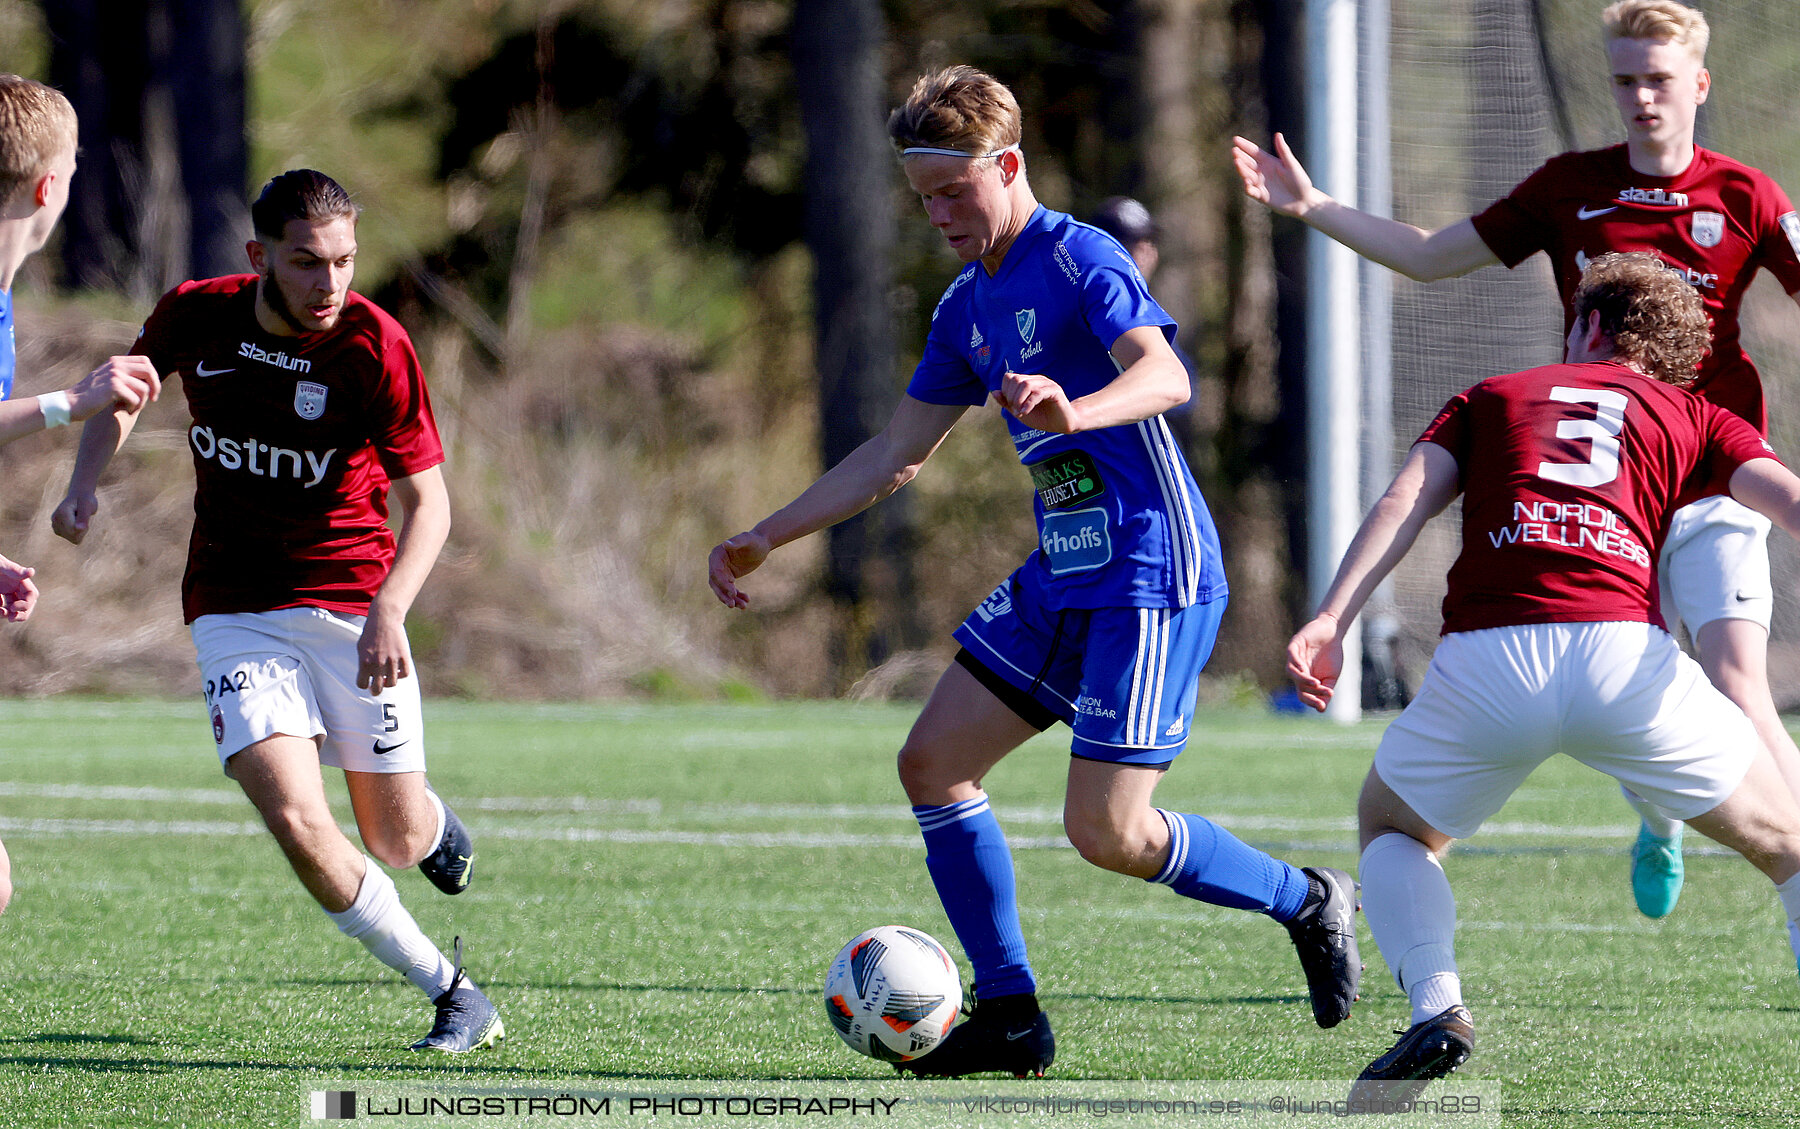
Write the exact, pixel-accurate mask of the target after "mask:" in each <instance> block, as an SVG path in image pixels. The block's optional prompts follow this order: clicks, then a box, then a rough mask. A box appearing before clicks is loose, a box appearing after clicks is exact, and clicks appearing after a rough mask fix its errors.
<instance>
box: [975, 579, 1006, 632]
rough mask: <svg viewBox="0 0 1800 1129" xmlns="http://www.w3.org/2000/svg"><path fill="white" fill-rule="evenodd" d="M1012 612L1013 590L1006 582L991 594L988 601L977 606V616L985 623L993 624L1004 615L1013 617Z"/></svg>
mask: <svg viewBox="0 0 1800 1129" xmlns="http://www.w3.org/2000/svg"><path fill="white" fill-rule="evenodd" d="M1012 610H1013V605H1012V590H1011V589H1010V588H1009V587H1008V585H1007V583H1006V582H1005V581H1002V582H1001V584H1000V587H998V588H996V589H994V590H993V591H992V592H989V593H988V598H987V599H985V600H983V601H981V603H979V604H977V605H975V614H976V615H978V616H980V617H981V622H983V623H992V622H994V621H995V620H996V619H999V618H1000V617H1001V616H1003V615H1011V614H1012Z"/></svg>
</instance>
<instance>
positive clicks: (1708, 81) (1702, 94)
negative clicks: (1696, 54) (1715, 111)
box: [1694, 67, 1712, 106]
mask: <svg viewBox="0 0 1800 1129" xmlns="http://www.w3.org/2000/svg"><path fill="white" fill-rule="evenodd" d="M1698 81H1699V92H1698V94H1697V95H1696V97H1695V98H1694V105H1696V106H1698V105H1699V104H1700V103H1702V102H1704V101H1706V92H1707V91H1709V90H1711V89H1712V72H1711V71H1709V70H1707V69H1706V68H1705V67H1701V68H1700V75H1699V80H1698Z"/></svg>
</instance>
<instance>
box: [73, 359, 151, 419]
mask: <svg viewBox="0 0 1800 1129" xmlns="http://www.w3.org/2000/svg"><path fill="white" fill-rule="evenodd" d="M160 395H162V379H161V378H160V377H158V376H157V375H156V366H155V365H153V364H151V363H150V358H149V357H108V358H107V359H106V362H105V363H104V364H102V365H101V366H100V367H99V368H97V369H95V370H94V371H93V372H90V373H88V374H87V375H86V376H85V377H83V378H82V379H81V381H80V383H78V384H76V385H75V387H73V388H71V389H69V418H70V419H72V420H84V419H89V418H91V417H93V416H97V415H99V414H100V413H101V412H103V411H108V410H110V409H113V408H122V409H124V410H125V411H128V412H132V413H137V412H140V411H142V410H143V409H144V405H146V404H148V403H150V402H151V401H152V400H155V399H156V398H157V397H158V396H160Z"/></svg>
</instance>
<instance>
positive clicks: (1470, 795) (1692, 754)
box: [1375, 623, 1759, 839]
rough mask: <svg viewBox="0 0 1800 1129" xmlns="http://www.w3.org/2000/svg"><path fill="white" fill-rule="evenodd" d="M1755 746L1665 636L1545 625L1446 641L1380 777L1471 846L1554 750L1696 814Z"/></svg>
mask: <svg viewBox="0 0 1800 1129" xmlns="http://www.w3.org/2000/svg"><path fill="white" fill-rule="evenodd" d="M1758 748H1759V745H1758V741H1757V736H1756V730H1755V728H1754V727H1753V726H1752V725H1751V724H1750V719H1749V718H1747V717H1745V716H1744V714H1743V711H1741V710H1739V709H1738V708H1737V706H1735V705H1733V704H1732V703H1731V701H1730V699H1728V698H1726V697H1725V695H1723V694H1721V693H1719V691H1718V690H1716V689H1714V688H1713V686H1712V684H1711V683H1709V682H1708V681H1707V680H1706V673H1705V672H1704V671H1703V670H1701V669H1700V664H1699V663H1697V662H1695V661H1694V660H1693V659H1691V658H1689V657H1688V656H1686V655H1685V654H1683V653H1682V652H1681V648H1679V647H1677V646H1676V645H1675V641H1674V639H1672V638H1670V636H1669V635H1668V633H1666V632H1664V631H1662V630H1661V629H1660V628H1656V627H1652V626H1650V625H1649V624H1647V623H1543V624H1528V625H1524V626H1520V627H1496V628H1491V629H1489V630H1485V631H1459V632H1456V633H1454V634H1451V635H1446V636H1444V637H1443V639H1441V640H1439V642H1438V648H1437V653H1436V654H1435V655H1434V656H1432V659H1431V666H1430V668H1429V669H1428V670H1427V671H1426V673H1425V679H1424V682H1423V684H1421V685H1420V687H1419V693H1418V696H1417V697H1416V698H1414V699H1413V701H1412V704H1411V705H1409V706H1407V707H1406V710H1405V711H1404V712H1403V713H1401V715H1400V716H1399V717H1398V718H1396V719H1395V720H1394V722H1393V724H1392V725H1390V726H1388V730H1387V732H1386V733H1385V734H1384V735H1383V736H1382V738H1381V745H1380V747H1379V748H1378V749H1377V750H1376V752H1375V770H1376V771H1377V772H1379V773H1380V774H1381V778H1382V780H1384V781H1386V782H1387V785H1388V786H1389V787H1390V788H1392V789H1393V790H1394V792H1395V794H1397V795H1398V796H1399V797H1400V798H1401V799H1403V800H1405V801H1406V803H1407V805H1408V806H1410V807H1411V808H1412V809H1413V810H1414V811H1415V812H1417V813H1418V814H1419V815H1420V816H1421V817H1422V818H1423V819H1424V820H1425V822H1427V823H1429V824H1431V826H1433V827H1435V828H1437V829H1438V830H1439V831H1442V832H1443V833H1444V834H1446V835H1449V836H1451V837H1453V838H1457V839H1466V838H1468V837H1469V836H1470V835H1472V834H1474V832H1475V830H1476V829H1477V828H1478V827H1480V826H1481V824H1482V823H1483V822H1484V821H1485V820H1487V819H1488V818H1489V817H1490V816H1492V815H1493V814H1494V813H1495V812H1497V811H1499V810H1500V808H1501V805H1503V804H1505V803H1506V801H1507V798H1508V797H1510V796H1511V795H1512V794H1513V792H1514V791H1515V790H1517V789H1518V787H1519V785H1520V784H1521V783H1523V782H1524V780H1525V778H1526V777H1527V776H1529V775H1530V774H1531V771H1532V770H1533V769H1535V768H1536V767H1537V766H1538V765H1540V764H1542V763H1543V762H1544V761H1546V760H1548V759H1549V758H1550V757H1552V756H1554V755H1556V754H1557V753H1563V754H1566V755H1568V756H1571V757H1574V758H1575V759H1576V760H1578V761H1581V762H1582V763H1583V764H1585V765H1588V766H1589V767H1590V768H1595V769H1598V770H1599V771H1601V772H1604V773H1606V774H1607V775H1608V776H1611V777H1612V778H1613V779H1615V780H1617V781H1619V783H1621V784H1623V785H1625V786H1626V787H1627V788H1630V789H1631V790H1632V791H1633V792H1635V793H1637V794H1638V795H1639V796H1642V797H1644V798H1645V799H1647V800H1650V801H1652V802H1654V803H1656V804H1657V805H1659V806H1661V807H1662V808H1663V809H1664V810H1666V811H1667V812H1668V813H1669V814H1670V815H1671V816H1673V817H1674V818H1676V819H1691V818H1693V817H1694V816H1697V815H1700V814H1702V813H1704V812H1708V811H1711V810H1712V809H1713V808H1715V807H1717V806H1719V804H1721V803H1723V802H1724V801H1725V799H1726V798H1727V797H1729V796H1730V795H1731V793H1732V792H1733V791H1735V790H1736V788H1737V786H1738V784H1739V783H1740V782H1742V780H1743V779H1744V773H1745V772H1747V771H1748V770H1749V768H1750V761H1751V759H1752V758H1753V757H1754V756H1755V755H1756V751H1757V749H1758Z"/></svg>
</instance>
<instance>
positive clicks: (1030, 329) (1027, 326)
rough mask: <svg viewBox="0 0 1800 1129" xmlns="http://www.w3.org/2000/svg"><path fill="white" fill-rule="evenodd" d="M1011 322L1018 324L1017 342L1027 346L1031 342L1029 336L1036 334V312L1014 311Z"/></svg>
mask: <svg viewBox="0 0 1800 1129" xmlns="http://www.w3.org/2000/svg"><path fill="white" fill-rule="evenodd" d="M1013 320H1014V321H1016V322H1018V323H1019V340H1021V341H1024V342H1026V343H1027V344H1029V343H1030V342H1031V335H1032V334H1034V333H1036V332H1037V311H1036V310H1018V311H1015V312H1014V313H1013Z"/></svg>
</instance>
